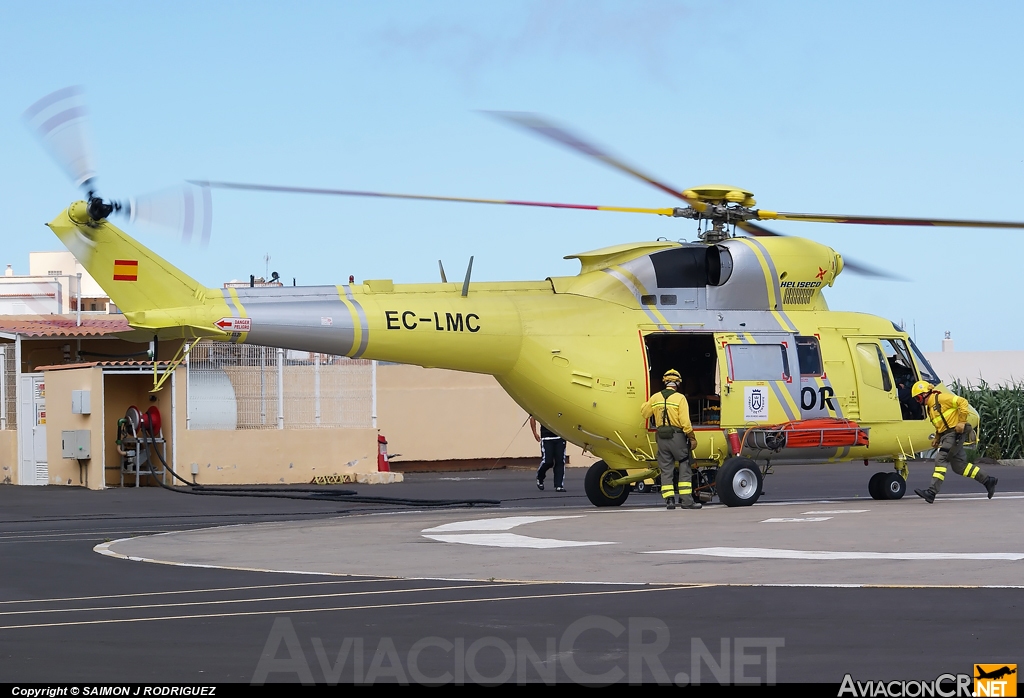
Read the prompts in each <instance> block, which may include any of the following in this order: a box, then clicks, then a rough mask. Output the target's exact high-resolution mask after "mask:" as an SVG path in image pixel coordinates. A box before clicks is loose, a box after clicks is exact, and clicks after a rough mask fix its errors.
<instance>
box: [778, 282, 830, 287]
mask: <svg viewBox="0 0 1024 698" xmlns="http://www.w3.org/2000/svg"><path fill="white" fill-rule="evenodd" d="M821 283H822V282H821V281H783V282H781V283H779V287H780V288H820V287H821Z"/></svg>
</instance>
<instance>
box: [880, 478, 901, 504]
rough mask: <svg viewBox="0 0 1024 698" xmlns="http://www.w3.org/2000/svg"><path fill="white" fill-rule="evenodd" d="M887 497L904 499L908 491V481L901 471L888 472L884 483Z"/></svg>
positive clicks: (883, 489)
mask: <svg viewBox="0 0 1024 698" xmlns="http://www.w3.org/2000/svg"><path fill="white" fill-rule="evenodd" d="M882 493H883V495H884V498H885V499H903V495H905V494H906V493H907V481H906V480H904V479H903V476H902V475H900V474H899V473H887V474H886V476H885V480H884V481H883V483H882Z"/></svg>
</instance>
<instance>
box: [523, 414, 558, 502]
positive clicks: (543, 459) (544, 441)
mask: <svg viewBox="0 0 1024 698" xmlns="http://www.w3.org/2000/svg"><path fill="white" fill-rule="evenodd" d="M537 424H538V422H537V420H536V419H534V418H533V417H530V430H531V431H533V438H534V439H536V440H537V441H539V442H540V467H539V468H537V489H538V490H543V489H544V475H545V474H547V472H548V471H549V470H551V469H552V468H554V470H555V492H565V439H563V438H562V437H561V436H559V435H558V434H556V433H555V432H553V431H551V430H550V429H548V428H547V427H546V426H544V425H543V424H541V425H540V434H538V433H537Z"/></svg>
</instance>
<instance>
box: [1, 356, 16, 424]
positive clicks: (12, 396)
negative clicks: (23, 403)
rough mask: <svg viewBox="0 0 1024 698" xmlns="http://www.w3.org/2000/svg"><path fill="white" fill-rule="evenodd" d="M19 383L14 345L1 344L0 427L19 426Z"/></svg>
mask: <svg viewBox="0 0 1024 698" xmlns="http://www.w3.org/2000/svg"><path fill="white" fill-rule="evenodd" d="M17 385H18V366H17V364H16V363H15V361H14V345H13V344H3V345H0V429H17V428H18V398H17V387H16V386H17Z"/></svg>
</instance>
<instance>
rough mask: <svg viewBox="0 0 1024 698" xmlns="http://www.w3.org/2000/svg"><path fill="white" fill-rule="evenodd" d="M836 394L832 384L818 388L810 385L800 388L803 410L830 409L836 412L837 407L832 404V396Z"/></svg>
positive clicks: (801, 407)
mask: <svg viewBox="0 0 1024 698" xmlns="http://www.w3.org/2000/svg"><path fill="white" fill-rule="evenodd" d="M834 396H835V391H834V390H832V386H830V385H823V386H821V387H820V388H818V389H817V390H815V389H814V388H811V387H810V386H807V387H804V388H801V389H800V409H802V410H813V409H819V410H826V409H827V410H828V411H830V412H835V411H836V408H835V406H834V405H833V404H832V398H833V397H834Z"/></svg>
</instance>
